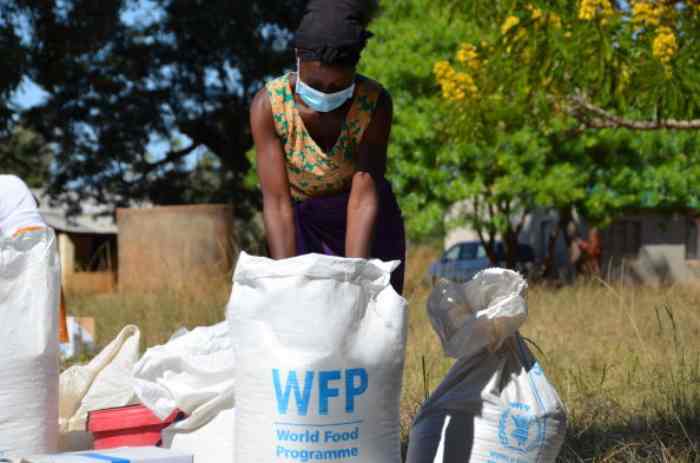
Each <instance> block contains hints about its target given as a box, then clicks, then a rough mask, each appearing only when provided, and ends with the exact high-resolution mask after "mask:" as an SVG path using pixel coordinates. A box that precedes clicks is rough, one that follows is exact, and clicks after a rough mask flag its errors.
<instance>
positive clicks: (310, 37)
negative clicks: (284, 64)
mask: <svg viewBox="0 0 700 463" xmlns="http://www.w3.org/2000/svg"><path fill="white" fill-rule="evenodd" d="M377 6H378V5H377V0H309V3H308V4H307V6H306V11H305V12H304V18H303V19H302V20H301V24H300V25H299V29H297V32H296V37H295V41H294V45H295V47H296V48H297V49H298V50H299V55H300V56H301V58H302V59H304V60H309V61H321V62H322V63H324V64H339V65H350V66H354V65H356V64H357V62H358V61H359V59H360V53H362V50H363V49H364V48H365V45H367V39H369V38H370V37H371V36H372V33H371V32H369V31H368V30H367V25H368V24H369V21H370V20H371V19H372V15H373V14H374V12H375V11H376V9H377Z"/></svg>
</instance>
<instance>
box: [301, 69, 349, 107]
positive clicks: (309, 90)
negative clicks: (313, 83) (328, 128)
mask: <svg viewBox="0 0 700 463" xmlns="http://www.w3.org/2000/svg"><path fill="white" fill-rule="evenodd" d="M294 91H295V92H296V94H297V95H299V97H300V98H301V99H302V101H303V102H304V103H305V104H306V106H308V107H309V108H310V109H312V110H314V111H317V112H319V113H327V112H330V111H333V110H335V109H338V108H340V107H341V106H343V103H345V102H346V101H348V100H349V99H350V98H352V95H353V93H354V92H355V84H354V83H353V84H352V85H351V86H349V87H348V88H346V89H345V90H341V91H339V92H335V93H324V92H321V91H318V90H316V89H315V88H313V87H310V86H308V85H306V84H305V83H304V82H302V80H301V72H300V69H299V62H297V83H296V86H295V89H294Z"/></svg>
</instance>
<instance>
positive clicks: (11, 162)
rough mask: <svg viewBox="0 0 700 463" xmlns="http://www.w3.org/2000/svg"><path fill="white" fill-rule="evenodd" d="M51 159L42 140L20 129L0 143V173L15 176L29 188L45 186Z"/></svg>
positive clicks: (26, 130)
mask: <svg viewBox="0 0 700 463" xmlns="http://www.w3.org/2000/svg"><path fill="white" fill-rule="evenodd" d="M51 158H52V156H51V150H50V149H49V148H48V146H47V145H46V143H45V142H44V140H43V138H42V137H41V136H40V135H38V134H37V133H35V132H32V131H31V130H28V129H25V128H22V127H16V128H15V130H14V132H13V133H12V134H11V135H10V136H8V137H7V138H5V139H4V141H3V142H2V143H0V166H2V168H1V170H0V172H1V173H3V174H12V175H17V176H18V177H20V178H22V179H23V180H24V181H25V182H26V183H27V185H29V186H30V187H31V188H41V187H44V186H45V185H46V181H47V180H48V178H49V168H50V166H51Z"/></svg>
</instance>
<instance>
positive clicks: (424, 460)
mask: <svg viewBox="0 0 700 463" xmlns="http://www.w3.org/2000/svg"><path fill="white" fill-rule="evenodd" d="M479 282H481V283H479ZM494 284H495V286H494ZM451 285H454V286H461V288H460V287H454V286H453V287H452V288H449V286H450V285H442V286H440V287H438V288H436V290H435V292H436V293H437V294H433V295H432V296H431V303H432V304H440V305H441V307H437V306H433V307H432V308H431V310H430V311H429V312H430V315H431V318H433V324H434V326H435V327H436V329H437V330H438V331H439V330H440V329H441V328H440V327H442V326H448V327H449V326H451V327H452V328H454V326H455V324H453V323H450V322H446V321H445V320H447V318H445V316H444V314H445V313H447V312H451V318H452V319H453V320H460V319H463V320H462V321H461V322H458V323H456V324H458V325H461V326H462V328H461V329H462V330H464V331H466V332H468V333H471V335H472V336H479V337H480V338H481V339H479V340H474V341H473V342H466V341H463V340H465V339H466V338H465V337H464V333H461V334H460V333H459V332H458V331H459V330H456V329H449V328H448V329H444V331H443V332H442V333H440V334H441V337H442V338H443V345H444V346H445V350H446V353H448V355H455V354H459V352H458V351H455V350H454V349H455V346H459V345H461V346H463V348H464V349H465V353H466V354H465V355H463V356H459V355H457V356H459V357H460V358H459V360H458V361H457V363H455V365H454V366H453V367H452V368H451V369H450V371H449V372H448V373H447V376H446V377H445V379H444V380H443V381H442V383H441V384H440V385H439V386H438V387H437V389H436V390H435V391H434V392H433V393H432V394H431V396H430V397H429V398H428V400H427V401H426V403H425V404H424V405H423V406H422V407H421V410H420V412H419V413H418V416H417V417H416V419H415V422H414V424H413V427H412V429H411V433H410V436H409V449H408V457H407V463H464V462H469V463H475V462H501V461H502V462H518V463H530V462H533V463H534V462H544V463H547V462H553V461H554V460H555V459H556V456H557V454H558V453H559V450H560V448H561V445H562V443H563V440H564V435H565V431H566V414H565V410H564V406H563V404H562V402H561V400H560V399H559V396H558V395H557V393H556V391H555V389H554V387H553V386H552V385H551V384H550V383H549V381H548V380H547V378H546V377H545V376H544V372H543V371H542V368H541V367H540V366H539V364H538V363H537V361H536V359H535V358H534V356H533V355H532V353H531V352H530V350H529V349H528V348H527V346H526V345H525V343H524V342H523V340H522V338H521V337H520V335H519V334H517V332H516V331H515V330H517V328H518V327H519V326H520V324H522V322H523V321H524V317H522V316H520V315H518V314H526V313H527V308H526V301H525V298H524V293H525V290H526V284H525V282H524V280H523V279H522V277H521V276H519V275H518V274H517V273H515V272H510V271H507V270H502V269H492V270H489V271H485V272H482V273H480V274H478V275H477V276H476V277H475V278H474V280H473V281H472V283H471V284H467V285H457V284H451ZM475 292H480V294H475ZM445 294H452V295H454V294H462V296H460V297H463V298H464V299H460V297H444V295H445ZM464 300H467V301H470V302H469V304H467V305H464V304H462V303H463V302H464ZM456 301H459V303H458V304H455V302H456ZM518 305H520V307H518ZM460 307H461V308H460ZM465 312H469V313H470V314H468V315H467V316H466V317H465V316H464V313H465ZM441 313H442V314H443V315H442V316H441V318H440V319H438V320H436V319H434V317H436V316H438V317H439V314H441ZM479 313H487V314H489V315H488V318H487V320H489V323H484V321H483V320H480V318H479V317H478V316H474V314H479ZM441 320H442V321H441ZM470 325H477V326H478V329H477V328H475V327H474V326H470ZM494 327H495V328H494ZM504 336H506V338H504ZM454 337H457V338H458V339H460V341H459V342H451V341H452V340H453V339H454ZM504 339H505V340H504ZM477 345H480V346H481V347H480V348H475V347H474V346H477ZM475 350H476V351H477V352H476V353H475Z"/></svg>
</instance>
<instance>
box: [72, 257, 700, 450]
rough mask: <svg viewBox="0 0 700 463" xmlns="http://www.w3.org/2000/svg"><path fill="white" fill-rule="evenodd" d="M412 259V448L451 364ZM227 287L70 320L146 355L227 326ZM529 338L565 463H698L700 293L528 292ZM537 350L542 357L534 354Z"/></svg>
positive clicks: (136, 301)
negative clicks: (128, 335) (131, 343)
mask: <svg viewBox="0 0 700 463" xmlns="http://www.w3.org/2000/svg"><path fill="white" fill-rule="evenodd" d="M435 256H436V253H435V252H434V251H433V250H431V249H428V248H418V249H415V250H414V251H413V252H412V253H411V254H410V256H409V260H408V273H407V284H406V294H405V295H406V297H407V299H408V301H409V304H410V306H409V310H410V313H409V339H408V346H407V353H406V369H405V375H404V388H403V396H402V407H401V424H402V432H403V436H404V440H405V438H406V436H407V434H408V431H409V429H410V425H411V421H412V419H413V417H414V416H415V413H416V410H417V409H418V407H420V404H421V403H422V401H423V400H424V399H425V397H426V395H427V394H429V393H430V390H432V389H433V388H435V386H437V385H438V384H439V382H440V381H441V379H442V378H443V376H444V375H445V373H446V371H447V370H448V369H449V367H450V366H451V364H452V361H450V360H449V359H447V358H445V357H444V355H443V354H442V350H441V348H440V345H439V342H438V339H437V337H436V335H435V334H434V333H433V330H432V328H431V326H430V322H429V321H428V318H427V315H426V311H425V301H426V299H427V296H428V294H429V291H430V288H429V287H428V285H427V282H426V281H425V278H424V276H425V269H426V268H427V266H428V264H429V262H430V261H431V260H433V259H434V258H435ZM229 290H230V283H229V279H228V278H226V279H222V281H218V282H212V281H191V282H189V283H188V285H187V287H179V288H170V289H166V290H163V291H161V292H159V293H156V294H153V293H152V294H142V295H121V294H111V295H101V296H76V295H73V296H70V295H69V312H70V313H71V314H74V315H81V316H94V317H95V318H96V324H97V331H98V342H99V343H100V344H105V343H107V342H108V341H109V340H111V339H112V338H113V337H114V336H115V335H116V334H117V333H118V332H119V331H120V330H121V328H122V327H123V326H124V325H126V324H129V323H132V324H135V325H138V326H139V327H140V328H141V330H142V334H143V339H144V346H152V345H155V344H160V343H163V342H165V341H166V340H167V339H168V338H169V336H170V335H171V334H172V333H173V332H174V331H175V330H176V329H177V328H179V327H181V326H186V327H194V326H199V325H209V324H213V323H216V322H218V321H221V320H223V318H224V307H225V304H226V301H227V299H228V295H229ZM528 299H529V308H530V317H529V320H528V321H527V323H526V324H525V326H524V328H523V330H522V332H523V334H524V335H525V336H526V337H527V338H529V339H530V340H532V341H533V342H534V343H535V344H536V345H537V348H536V347H532V349H533V352H534V353H535V355H537V356H538V357H539V359H540V361H541V363H542V365H543V367H544V369H545V372H546V373H547V375H548V377H549V378H550V380H551V381H552V382H553V383H554V384H555V386H556V387H557V389H558V391H559V394H560V396H561V398H562V400H563V401H564V402H565V404H566V406H567V407H568V410H569V429H568V431H567V439H566V442H565V444H564V448H563V450H562V454H561V456H560V461H564V462H580V461H586V462H589V461H590V462H617V461H619V462H657V461H658V462H700V340H699V339H700V287H683V286H675V287H668V288H661V289H654V288H639V287H623V286H610V285H607V284H605V283H602V282H595V281H591V282H583V283H579V284H578V285H576V286H573V287H566V288H563V289H557V290H554V289H547V288H539V287H535V288H531V289H530V292H529V296H528ZM538 348H539V349H541V352H540V351H538Z"/></svg>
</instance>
